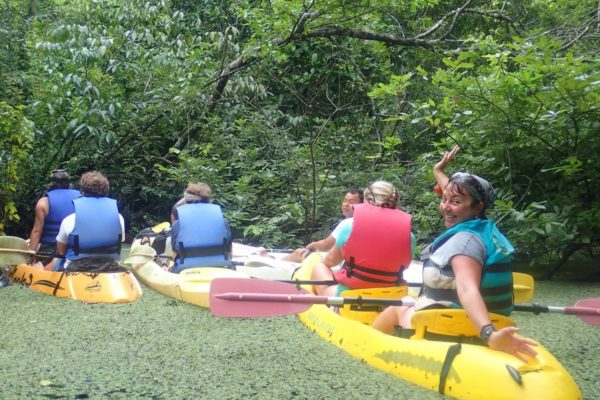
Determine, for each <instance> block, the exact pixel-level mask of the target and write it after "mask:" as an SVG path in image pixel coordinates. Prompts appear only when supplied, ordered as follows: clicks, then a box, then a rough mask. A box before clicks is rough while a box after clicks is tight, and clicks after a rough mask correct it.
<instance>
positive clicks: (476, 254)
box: [415, 232, 486, 310]
mask: <svg viewBox="0 0 600 400" xmlns="http://www.w3.org/2000/svg"><path fill="white" fill-rule="evenodd" d="M430 252H431V245H430V246H428V247H427V248H426V249H425V251H424V252H423V256H422V258H423V259H424V260H427V259H428V260H427V261H426V262H424V263H423V283H424V284H425V285H427V286H429V287H431V288H435V289H456V282H455V276H454V271H453V270H452V266H451V265H450V262H451V261H452V258H453V257H454V256H458V255H463V256H467V257H470V258H472V259H474V260H475V261H477V262H478V263H480V264H481V265H483V264H484V262H485V259H486V252H485V246H484V245H483V243H482V242H481V240H480V239H479V238H478V237H477V236H476V235H474V234H472V233H469V232H458V233H456V234H455V235H453V236H452V237H451V238H450V239H448V240H447V241H446V243H444V244H443V245H441V246H440V247H439V248H438V249H437V250H436V251H435V252H434V253H433V254H431V253H430ZM451 303H452V302H451V301H444V300H443V299H435V298H432V297H431V293H427V291H425V293H423V294H421V296H419V298H418V299H417V301H416V304H415V310H420V309H423V308H425V307H427V306H430V305H432V304H441V305H444V306H450V304H451Z"/></svg>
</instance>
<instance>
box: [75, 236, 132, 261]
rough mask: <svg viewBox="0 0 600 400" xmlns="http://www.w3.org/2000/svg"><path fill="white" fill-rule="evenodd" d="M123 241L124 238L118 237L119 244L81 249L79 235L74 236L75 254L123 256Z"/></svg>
mask: <svg viewBox="0 0 600 400" xmlns="http://www.w3.org/2000/svg"><path fill="white" fill-rule="evenodd" d="M121 240H122V236H121V234H119V235H118V236H117V242H116V243H114V244H107V245H104V246H97V247H81V246H80V245H79V235H74V236H73V254H74V255H76V256H78V255H79V254H81V253H89V254H115V253H116V254H121Z"/></svg>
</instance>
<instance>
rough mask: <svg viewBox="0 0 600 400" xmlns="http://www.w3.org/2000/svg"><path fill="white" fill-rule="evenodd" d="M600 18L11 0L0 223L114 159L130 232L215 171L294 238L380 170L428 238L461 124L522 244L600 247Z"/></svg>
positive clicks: (562, 5)
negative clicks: (440, 177) (436, 167)
mask: <svg viewBox="0 0 600 400" xmlns="http://www.w3.org/2000/svg"><path fill="white" fill-rule="evenodd" d="M599 16H600V12H599V3H598V1H591V0H581V1H578V2H573V1H567V0H544V1H539V0H528V1H517V2H507V1H473V0H462V1H439V0H409V1H402V2H400V1H395V0H380V1H377V2H372V1H367V0H353V1H347V0H335V1H299V0H271V1H265V0H234V1H224V0H206V1H202V2H197V1H189V0H156V1H142V0H129V1H117V0H85V1H79V0H78V1H73V0H12V1H11V0H7V1H5V2H3V3H2V4H0V18H1V22H2V25H1V26H2V29H0V43H2V45H1V46H2V47H0V81H1V82H2V85H1V87H0V114H1V116H0V135H2V136H1V137H2V139H1V141H0V146H1V147H0V164H1V167H2V168H1V169H0V174H1V175H2V182H3V191H2V193H1V194H0V202H1V204H0V206H1V208H0V213H1V215H0V230H2V231H4V232H6V233H10V234H18V235H20V236H26V235H27V234H28V233H29V230H30V228H31V225H32V208H33V206H34V204H35V199H36V198H37V197H38V196H39V195H40V194H41V192H42V191H43V188H44V185H45V184H46V183H47V179H48V176H49V171H51V170H52V169H54V168H57V167H64V168H67V169H68V170H69V171H70V172H71V173H72V175H74V176H78V175H79V174H81V173H83V172H85V171H88V170H92V169H97V170H100V171H102V172H104V173H105V174H106V175H107V176H108V177H109V179H110V181H111V186H112V187H111V189H112V192H113V195H114V197H116V198H117V199H119V202H120V205H121V209H122V211H123V213H124V214H125V216H126V219H127V221H128V223H129V229H130V231H131V232H133V233H134V232H136V231H137V230H139V229H140V228H141V227H144V226H148V225H150V224H153V223H156V222H159V221H162V220H165V219H166V218H167V216H168V211H169V208H170V206H171V204H172V203H173V202H174V201H176V199H177V198H178V197H179V196H180V195H181V191H182V189H183V188H184V187H185V184H186V182H188V181H191V180H203V181H206V182H208V183H209V184H210V185H211V186H213V188H214V190H215V192H216V193H217V196H216V197H217V200H218V202H219V203H220V204H222V205H223V207H224V210H225V212H226V215H227V217H228V219H229V221H230V223H231V225H232V227H234V228H235V230H236V235H237V236H238V237H240V238H242V237H243V238H244V240H246V241H249V242H255V243H264V244H266V245H278V246H284V245H285V246H292V245H297V244H300V243H303V242H306V241H308V240H309V239H310V238H311V237H312V236H313V235H317V236H320V235H322V234H323V232H324V231H327V230H328V229H329V227H330V225H331V223H332V222H333V220H334V219H335V218H336V217H337V213H338V212H339V211H338V208H339V201H340V199H341V196H342V195H343V191H344V190H345V189H346V188H348V187H364V186H366V184H367V183H368V182H369V181H372V180H375V179H379V178H383V179H387V180H390V181H392V182H394V183H395V184H396V185H397V186H398V187H399V188H401V189H402V192H403V195H402V200H401V202H402V206H403V208H405V209H406V210H408V211H410V212H412V213H413V214H414V216H415V222H414V231H415V233H416V234H417V236H418V238H419V241H420V243H421V244H424V243H426V242H427V241H428V240H429V239H430V238H431V237H432V236H433V235H435V233H436V232H438V231H439V230H440V229H441V226H440V224H439V217H438V211H437V207H435V205H436V199H435V195H434V193H433V192H432V190H431V189H432V186H433V183H434V182H433V179H432V175H431V166H432V163H433V162H434V160H437V159H438V158H439V157H440V154H441V152H443V151H444V150H447V149H449V148H450V147H451V146H452V145H453V144H455V143H459V144H460V145H461V146H462V147H463V152H462V153H461V155H460V157H459V159H458V160H457V161H455V162H454V163H453V165H452V166H451V168H452V169H453V170H455V169H458V168H460V169H465V170H470V171H473V172H477V173H479V174H481V175H483V176H485V177H487V178H488V179H489V180H490V181H492V183H493V184H494V186H495V187H496V188H497V189H498V191H499V198H498V200H497V203H496V209H495V211H494V213H493V216H494V217H495V218H496V219H497V220H499V221H500V225H501V227H502V228H503V230H505V231H506V232H507V234H508V236H509V237H510V239H511V240H512V241H513V242H514V243H515V244H516V246H517V248H518V250H519V254H520V255H521V256H523V257H525V258H527V259H534V260H537V261H538V262H540V263H548V264H549V263H556V264H555V265H560V263H561V262H562V260H564V259H566V258H568V257H569V256H571V255H572V254H573V253H575V252H578V253H579V254H582V255H584V256H588V257H589V256H591V257H595V256H597V255H598V252H599V248H600V246H599V245H600V241H599V238H600V235H599V234H598V233H599V232H600V202H599V201H598V200H599V198H600V194H599V193H600V174H598V173H597V170H598V167H597V165H598V156H597V154H598V153H599V152H600V140H599V139H598V136H599V135H598V133H599V127H600V59H599V58H598V53H599V49H600V46H599V41H600V40H599V39H600V17H599ZM450 172H452V171H450ZM549 270H550V271H551V270H552V268H550V269H549Z"/></svg>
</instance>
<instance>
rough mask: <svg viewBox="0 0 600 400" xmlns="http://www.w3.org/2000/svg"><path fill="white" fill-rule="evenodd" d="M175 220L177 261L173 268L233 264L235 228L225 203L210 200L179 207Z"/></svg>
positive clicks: (174, 237) (173, 240)
mask: <svg viewBox="0 0 600 400" xmlns="http://www.w3.org/2000/svg"><path fill="white" fill-rule="evenodd" d="M177 215H178V219H177V220H176V221H175V222H174V223H173V229H172V231H171V233H172V235H173V236H172V240H171V244H172V246H173V251H174V252H175V254H176V257H175V265H174V266H173V268H172V269H171V272H174V273H179V272H181V271H182V270H184V269H187V268H196V267H229V266H231V259H230V256H229V254H230V253H231V232H230V231H229V228H228V226H227V221H225V218H224V217H223V213H222V212H221V207H219V206H218V205H216V204H210V203H191V204H185V205H182V206H179V207H177Z"/></svg>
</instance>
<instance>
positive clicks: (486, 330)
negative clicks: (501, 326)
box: [479, 324, 496, 344]
mask: <svg viewBox="0 0 600 400" xmlns="http://www.w3.org/2000/svg"><path fill="white" fill-rule="evenodd" d="M493 332H496V328H494V325H492V324H487V325H484V326H483V328H481V331H480V332H479V337H480V338H481V340H482V341H483V343H485V344H487V342H488V340H490V336H491V335H492V333H493Z"/></svg>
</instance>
